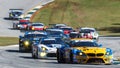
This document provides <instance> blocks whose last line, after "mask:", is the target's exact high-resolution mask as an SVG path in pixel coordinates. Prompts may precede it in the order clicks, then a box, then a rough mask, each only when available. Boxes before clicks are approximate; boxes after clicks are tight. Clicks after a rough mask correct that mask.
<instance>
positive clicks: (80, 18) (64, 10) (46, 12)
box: [32, 0, 120, 35]
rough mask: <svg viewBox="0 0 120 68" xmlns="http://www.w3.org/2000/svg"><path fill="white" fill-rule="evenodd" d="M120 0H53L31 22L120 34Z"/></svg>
mask: <svg viewBox="0 0 120 68" xmlns="http://www.w3.org/2000/svg"><path fill="white" fill-rule="evenodd" d="M119 12H120V0H55V1H54V2H52V3H50V4H48V5H46V6H45V7H43V8H42V9H40V10H39V12H37V14H35V16H34V18H33V19H32V21H33V22H43V23H44V24H45V25H48V24H50V23H65V24H67V25H69V26H72V27H74V28H76V27H94V28H96V29H97V30H98V32H99V33H100V34H101V35H120V13H119Z"/></svg>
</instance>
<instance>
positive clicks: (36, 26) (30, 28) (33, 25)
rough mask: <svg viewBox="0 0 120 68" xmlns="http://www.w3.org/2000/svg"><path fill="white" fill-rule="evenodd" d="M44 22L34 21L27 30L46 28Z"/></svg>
mask: <svg viewBox="0 0 120 68" xmlns="http://www.w3.org/2000/svg"><path fill="white" fill-rule="evenodd" d="M44 27H45V26H44V24H43V23H32V24H30V25H29V26H28V27H27V30H44Z"/></svg>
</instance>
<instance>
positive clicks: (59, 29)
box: [46, 29, 63, 32]
mask: <svg viewBox="0 0 120 68" xmlns="http://www.w3.org/2000/svg"><path fill="white" fill-rule="evenodd" d="M46 30H47V31H60V32H63V30H61V29H46Z"/></svg>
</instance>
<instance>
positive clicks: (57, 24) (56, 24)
mask: <svg viewBox="0 0 120 68" xmlns="http://www.w3.org/2000/svg"><path fill="white" fill-rule="evenodd" d="M55 26H66V24H56V25H55Z"/></svg>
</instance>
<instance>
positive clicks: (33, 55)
mask: <svg viewBox="0 0 120 68" xmlns="http://www.w3.org/2000/svg"><path fill="white" fill-rule="evenodd" d="M32 57H33V58H34V59H35V54H34V53H33V48H32Z"/></svg>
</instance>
